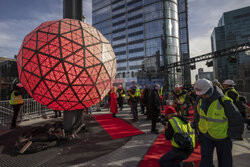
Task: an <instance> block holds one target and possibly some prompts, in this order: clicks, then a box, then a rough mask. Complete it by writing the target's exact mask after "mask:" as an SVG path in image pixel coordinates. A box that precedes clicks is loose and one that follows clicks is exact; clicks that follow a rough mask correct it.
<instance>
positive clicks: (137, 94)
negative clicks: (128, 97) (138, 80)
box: [135, 86, 141, 97]
mask: <svg viewBox="0 0 250 167" xmlns="http://www.w3.org/2000/svg"><path fill="white" fill-rule="evenodd" d="M135 96H136V97H141V91H140V88H139V87H138V86H136V89H135Z"/></svg>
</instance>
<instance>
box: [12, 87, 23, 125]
mask: <svg viewBox="0 0 250 167" xmlns="http://www.w3.org/2000/svg"><path fill="white" fill-rule="evenodd" d="M22 88H23V85H22V84H21V83H17V84H16V83H15V84H14V85H13V90H12V91H11V96H10V105H11V106H13V111H14V113H13V117H12V122H11V126H10V128H11V129H14V128H16V121H17V116H18V113H19V111H20V109H21V106H22V105H23V98H22Z"/></svg>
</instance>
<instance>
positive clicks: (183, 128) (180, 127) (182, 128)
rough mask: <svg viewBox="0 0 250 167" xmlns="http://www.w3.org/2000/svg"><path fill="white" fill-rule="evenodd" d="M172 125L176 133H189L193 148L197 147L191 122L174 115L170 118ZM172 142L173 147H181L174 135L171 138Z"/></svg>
mask: <svg viewBox="0 0 250 167" xmlns="http://www.w3.org/2000/svg"><path fill="white" fill-rule="evenodd" d="M169 122H170V124H171V126H172V127H173V130H174V133H187V134H189V136H190V137H191V139H192V141H193V148H194V147H195V134H194V130H193V129H192V128H191V125H190V123H188V124H184V123H183V122H182V120H181V119H179V118H177V117H173V118H171V119H170V120H169ZM171 144H172V146H173V147H176V148H180V146H179V145H178V144H177V143H176V142H175V141H174V137H172V139H171Z"/></svg>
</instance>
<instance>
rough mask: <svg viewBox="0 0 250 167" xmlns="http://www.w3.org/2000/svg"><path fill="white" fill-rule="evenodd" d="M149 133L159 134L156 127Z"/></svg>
mask: <svg viewBox="0 0 250 167" xmlns="http://www.w3.org/2000/svg"><path fill="white" fill-rule="evenodd" d="M151 133H154V134H159V131H158V129H155V130H151Z"/></svg>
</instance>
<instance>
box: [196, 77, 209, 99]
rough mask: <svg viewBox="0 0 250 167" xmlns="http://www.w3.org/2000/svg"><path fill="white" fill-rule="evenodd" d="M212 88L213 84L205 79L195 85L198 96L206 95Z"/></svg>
mask: <svg viewBox="0 0 250 167" xmlns="http://www.w3.org/2000/svg"><path fill="white" fill-rule="evenodd" d="M212 87H213V84H212V82H211V81H209V80H207V79H205V78H203V79H199V80H197V81H196V82H195V84H194V90H195V93H196V94H197V95H204V94H205V93H206V92H207V91H208V89H210V88H212Z"/></svg>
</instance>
